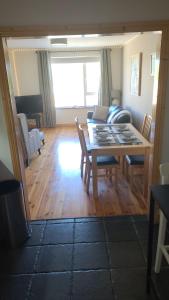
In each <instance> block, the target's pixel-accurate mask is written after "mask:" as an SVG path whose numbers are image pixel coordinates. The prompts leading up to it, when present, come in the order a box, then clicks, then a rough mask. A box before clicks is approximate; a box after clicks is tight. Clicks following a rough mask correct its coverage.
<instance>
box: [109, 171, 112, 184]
mask: <svg viewBox="0 0 169 300" xmlns="http://www.w3.org/2000/svg"><path fill="white" fill-rule="evenodd" d="M109 180H110V182H111V183H112V169H110V170H109Z"/></svg>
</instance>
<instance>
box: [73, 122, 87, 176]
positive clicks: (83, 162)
mask: <svg viewBox="0 0 169 300" xmlns="http://www.w3.org/2000/svg"><path fill="white" fill-rule="evenodd" d="M75 125H76V129H77V132H78V137H79V142H80V147H81V161H80V170H81V178H83V174H84V166H85V164H86V154H85V152H84V149H83V145H82V140H81V136H80V132H79V120H78V117H75ZM87 153H88V155H90V149H89V148H88V147H87ZM86 176H87V175H86V168H85V181H86Z"/></svg>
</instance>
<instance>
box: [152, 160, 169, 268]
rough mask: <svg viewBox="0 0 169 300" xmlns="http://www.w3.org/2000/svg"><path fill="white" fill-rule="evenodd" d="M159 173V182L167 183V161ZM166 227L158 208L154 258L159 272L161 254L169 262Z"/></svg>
mask: <svg viewBox="0 0 169 300" xmlns="http://www.w3.org/2000/svg"><path fill="white" fill-rule="evenodd" d="M160 175H161V183H162V184H169V163H164V164H161V165H160ZM166 229H167V219H166V217H165V216H164V214H163V212H162V211H161V210H160V222H159V233H158V243H157V252H156V260H155V273H159V272H160V268H161V262H162V256H163V255H164V257H165V259H166V261H167V262H168V264H169V245H165V236H166Z"/></svg>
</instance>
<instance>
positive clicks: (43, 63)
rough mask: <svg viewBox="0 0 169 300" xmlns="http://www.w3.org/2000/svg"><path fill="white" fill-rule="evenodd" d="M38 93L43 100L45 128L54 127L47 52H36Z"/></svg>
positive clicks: (53, 108) (54, 116)
mask: <svg viewBox="0 0 169 300" xmlns="http://www.w3.org/2000/svg"><path fill="white" fill-rule="evenodd" d="M37 55H38V71H39V84H40V93H41V95H42V99H43V119H44V126H45V127H55V126H56V109H55V101H54V94H53V86H52V70H51V63H50V55H49V53H48V51H37Z"/></svg>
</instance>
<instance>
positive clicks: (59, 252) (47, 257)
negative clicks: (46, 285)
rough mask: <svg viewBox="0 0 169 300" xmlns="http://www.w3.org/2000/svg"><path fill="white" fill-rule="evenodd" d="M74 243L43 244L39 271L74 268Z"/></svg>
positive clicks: (38, 265)
mask: <svg viewBox="0 0 169 300" xmlns="http://www.w3.org/2000/svg"><path fill="white" fill-rule="evenodd" d="M72 251H73V246H72V245H56V246H55V245H54V246H42V248H41V251H40V255H39V260H38V263H37V269H36V271H37V272H54V271H58V272H59V271H60V272H61V271H69V270H71V268H72Z"/></svg>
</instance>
